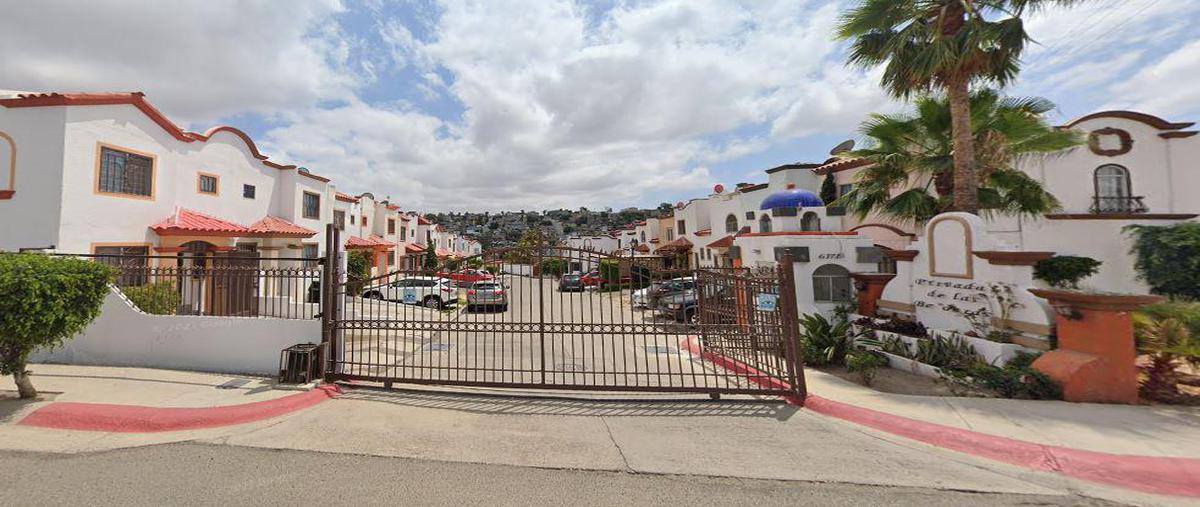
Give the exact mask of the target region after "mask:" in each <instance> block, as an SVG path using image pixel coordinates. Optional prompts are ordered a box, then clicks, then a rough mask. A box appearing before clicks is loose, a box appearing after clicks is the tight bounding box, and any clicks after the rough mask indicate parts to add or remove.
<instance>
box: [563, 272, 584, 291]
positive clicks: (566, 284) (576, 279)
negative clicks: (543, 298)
mask: <svg viewBox="0 0 1200 507" xmlns="http://www.w3.org/2000/svg"><path fill="white" fill-rule="evenodd" d="M558 291H559V292H568V291H580V292H582V291H583V275H581V274H579V273H567V274H565V275H563V276H562V278H559V279H558Z"/></svg>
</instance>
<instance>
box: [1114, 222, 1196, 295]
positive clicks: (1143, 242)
mask: <svg viewBox="0 0 1200 507" xmlns="http://www.w3.org/2000/svg"><path fill="white" fill-rule="evenodd" d="M1125 231H1127V232H1129V233H1130V234H1132V235H1133V240H1134V241H1133V250H1132V253H1133V254H1135V255H1136V256H1137V262H1136V263H1135V264H1134V269H1136V270H1137V272H1138V276H1139V278H1141V279H1142V280H1145V281H1146V283H1147V284H1149V285H1150V287H1151V291H1152V292H1154V293H1155V294H1164V295H1168V296H1177V297H1184V298H1188V299H1200V223H1198V222H1186V223H1182V224H1178V225H1171V226H1152V225H1130V226H1127V227H1125Z"/></svg>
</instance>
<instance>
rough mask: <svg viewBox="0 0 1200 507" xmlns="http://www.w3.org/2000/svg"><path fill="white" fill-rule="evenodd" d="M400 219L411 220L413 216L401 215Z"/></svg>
mask: <svg viewBox="0 0 1200 507" xmlns="http://www.w3.org/2000/svg"><path fill="white" fill-rule="evenodd" d="M400 221H401V222H411V221H412V218H411V217H409V216H408V215H400Z"/></svg>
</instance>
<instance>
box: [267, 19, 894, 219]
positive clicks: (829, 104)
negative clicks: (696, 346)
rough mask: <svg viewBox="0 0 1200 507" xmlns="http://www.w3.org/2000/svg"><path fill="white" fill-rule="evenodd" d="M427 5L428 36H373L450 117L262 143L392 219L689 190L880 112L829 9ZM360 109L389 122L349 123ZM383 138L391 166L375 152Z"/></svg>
mask: <svg viewBox="0 0 1200 507" xmlns="http://www.w3.org/2000/svg"><path fill="white" fill-rule="evenodd" d="M442 7H443V8H442V9H441V10H440V16H439V17H438V18H437V20H436V22H435V23H434V24H433V25H432V31H433V33H434V34H435V37H434V38H432V40H427V41H421V40H418V39H417V38H416V37H414V36H413V32H412V31H411V30H409V29H408V28H406V27H404V26H403V25H399V24H397V23H387V24H385V25H384V28H383V37H384V39H385V40H386V41H387V42H388V45H389V49H390V50H391V51H392V52H393V55H394V56H393V58H394V61H395V62H396V65H404V66H412V67H414V68H416V69H418V70H420V72H421V73H423V74H424V75H427V76H429V77H428V78H427V79H426V82H425V85H427V86H428V87H429V88H430V89H432V90H441V91H444V92H445V93H446V94H448V95H450V96H452V97H453V98H454V99H455V100H457V101H458V102H459V103H460V104H461V105H462V106H463V108H464V111H465V112H464V114H463V117H462V118H461V119H459V118H451V119H447V120H445V121H443V120H437V119H434V118H432V117H429V116H426V115H423V114H420V113H416V112H414V111H411V110H409V111H400V110H390V111H388V110H380V109H379V108H372V107H371V106H369V105H366V104H355V105H353V106H351V107H347V108H342V109H340V110H337V111H334V112H329V111H318V110H313V111H311V112H310V113H308V114H306V115H305V116H304V117H303V119H301V120H300V122H301V123H304V124H307V125H311V127H306V128H312V129H315V130H318V131H322V132H329V134H324V135H326V136H333V137H334V139H332V140H329V147H328V148H319V147H320V146H321V145H322V144H323V143H322V142H321V140H319V139H318V138H319V135H317V134H316V133H315V132H314V133H312V135H305V136H299V137H297V136H298V135H299V129H300V128H299V127H296V126H292V127H287V128H281V129H278V130H275V131H272V132H270V134H269V137H270V142H271V144H272V145H274V146H277V147H278V149H280V150H282V154H285V158H288V159H297V160H304V161H306V163H309V164H311V166H312V167H314V169H315V170H318V171H319V172H323V173H328V174H331V175H335V176H339V177H340V176H341V175H343V174H344V175H345V176H344V177H341V181H343V186H344V187H346V188H348V189H350V190H352V191H357V190H363V189H372V190H376V193H379V192H378V189H388V191H387V192H384V193H389V192H390V193H391V194H392V195H393V197H396V198H402V199H404V200H406V201H407V202H405V203H404V205H405V206H410V205H411V206H416V207H425V208H439V209H441V208H456V209H462V208H474V209H479V208H486V207H491V208H497V207H499V208H537V207H542V206H568V207H574V206H579V205H588V206H598V205H599V206H604V205H617V204H620V203H622V202H624V203H633V202H638V201H639V200H641V199H644V198H648V197H647V196H648V195H651V194H655V193H663V192H672V191H677V192H693V191H703V190H704V189H707V188H709V186H710V185H712V184H713V183H714V182H715V181H714V179H715V177H714V176H713V175H712V174H711V172H710V170H709V169H708V166H709V165H710V164H715V163H719V162H721V161H725V160H730V159H734V158H737V157H740V156H744V155H748V154H752V153H757V152H759V151H762V150H764V149H766V148H768V147H770V145H771V143H772V142H775V141H779V140H783V139H788V138H792V137H796V136H802V135H808V134H812V133H819V132H845V131H846V130H848V129H851V128H853V126H854V125H856V124H857V122H858V121H859V120H861V118H862V114H863V113H864V112H865V111H867V110H869V109H870V108H872V107H874V106H876V105H878V104H881V103H883V102H886V100H885V99H883V95H882V93H880V92H879V91H878V87H877V86H875V82H877V76H870V77H868V76H864V75H862V74H861V73H857V72H850V71H846V70H845V69H843V68H842V65H841V59H840V56H838V55H837V49H838V47H837V43H836V42H835V41H834V40H833V39H832V37H831V35H830V33H831V27H832V25H833V23H834V22H835V20H836V16H837V13H838V11H839V6H838V5H836V4H831V3H827V2H821V3H818V2H806V3H797V2H794V1H784V0H779V1H772V2H765V1H764V2H746V3H735V2H690V1H667V2H657V3H631V4H621V5H618V6H617V7H616V8H614V9H613V10H611V11H609V12H608V13H605V14H603V15H600V16H599V17H596V13H594V12H588V11H586V9H584V8H582V7H579V6H577V5H575V4H573V3H570V2H566V1H553V2H551V1H543V2H520V1H514V0H491V1H487V2H479V1H466V0H449V1H447V2H445V4H444V5H443V6H442ZM589 16H590V17H589ZM437 69H440V70H443V71H444V72H445V73H447V74H448V75H450V76H452V77H453V80H452V82H450V83H443V82H442V81H441V78H440V77H438V75H439V74H438V73H437V72H434V71H435V70H437ZM797 104H799V106H797ZM368 111H373V112H375V113H379V114H383V115H385V116H386V117H387V118H389V119H390V120H394V121H378V122H375V123H374V124H372V123H371V122H367V123H361V124H360V123H359V122H356V121H353V120H352V119H351V118H350V117H353V116H355V115H361V114H364V113H366V112H368ZM806 117H807V119H809V120H815V121H810V122H807V123H806V122H805V121H804V120H805V118H806ZM379 124H386V125H391V126H392V128H394V129H395V130H394V131H390V132H387V133H383V132H381V131H380V130H379V127H378V125H379ZM436 132H450V133H451V135H450V136H448V137H447V136H438V135H436V134H435V133H436ZM401 140H403V141H401ZM388 142H391V143H393V144H394V145H395V148H394V150H393V151H391V152H383V151H382V150H378V149H376V148H375V147H377V146H379V145H382V144H386V143H388ZM360 144H361V145H362V148H361V149H360V148H358V146H359V145H360ZM355 152H370V153H372V154H373V155H374V156H373V157H364V158H353V157H352V153H355ZM344 157H352V158H351V159H349V160H347V159H346V158H344Z"/></svg>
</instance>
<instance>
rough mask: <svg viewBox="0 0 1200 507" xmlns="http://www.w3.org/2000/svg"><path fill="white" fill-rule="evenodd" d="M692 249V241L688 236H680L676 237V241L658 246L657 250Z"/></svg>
mask: <svg viewBox="0 0 1200 507" xmlns="http://www.w3.org/2000/svg"><path fill="white" fill-rule="evenodd" d="M691 249H692V242H691V241H688V239H687V238H684V237H679V238H676V239H675V241H672V242H670V243H667V244H665V245H663V246H660V247H658V248H656V249H655V251H656V252H659V251H663V250H683V251H687V250H691Z"/></svg>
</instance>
